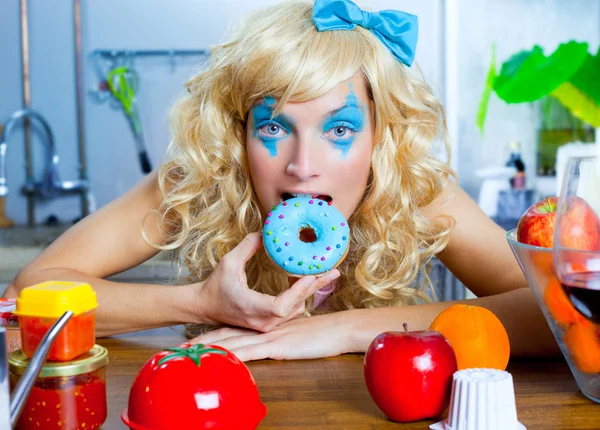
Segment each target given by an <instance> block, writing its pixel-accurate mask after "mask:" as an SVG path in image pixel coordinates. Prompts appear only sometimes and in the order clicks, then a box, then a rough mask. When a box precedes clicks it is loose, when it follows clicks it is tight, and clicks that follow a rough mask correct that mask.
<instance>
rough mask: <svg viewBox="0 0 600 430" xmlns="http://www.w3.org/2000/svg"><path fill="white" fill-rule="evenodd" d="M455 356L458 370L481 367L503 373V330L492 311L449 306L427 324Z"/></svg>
mask: <svg viewBox="0 0 600 430" xmlns="http://www.w3.org/2000/svg"><path fill="white" fill-rule="evenodd" d="M429 329H430V330H436V331H438V332H440V333H441V334H442V335H444V337H445V338H446V339H448V342H450V345H452V348H453V349H454V353H455V355H456V362H457V365H458V370H461V369H468V368H473V367H484V368H491V369H500V370H505V369H506V366H507V365H508V359H509V358H510V343H509V341H508V334H507V333H506V329H505V328H504V326H503V325H502V323H501V322H500V320H499V319H498V317H497V316H496V315H494V314H493V313H492V311H490V310H488V309H485V308H482V307H481V306H470V305H463V304H459V305H452V306H450V307H449V308H447V309H446V310H444V311H443V312H441V313H440V314H439V315H438V316H437V317H436V318H435V319H434V320H433V322H432V323H431V326H430V327H429Z"/></svg>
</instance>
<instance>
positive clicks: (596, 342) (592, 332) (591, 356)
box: [563, 319, 600, 373]
mask: <svg viewBox="0 0 600 430" xmlns="http://www.w3.org/2000/svg"><path fill="white" fill-rule="evenodd" d="M563 340H564V342H565V346H566V347H567V349H568V350H569V352H570V353H571V357H573V361H574V362H575V366H577V368H578V369H579V370H581V371H582V372H585V373H599V372H600V327H598V326H596V325H594V324H593V323H591V322H590V321H588V320H586V319H582V320H581V321H579V322H577V323H575V324H573V325H571V326H569V327H567V329H566V330H565V336H564V338H563Z"/></svg>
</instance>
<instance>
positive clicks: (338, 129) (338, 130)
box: [333, 127, 348, 137]
mask: <svg viewBox="0 0 600 430" xmlns="http://www.w3.org/2000/svg"><path fill="white" fill-rule="evenodd" d="M346 131H348V129H347V128H346V127H336V128H334V129H333V133H334V134H335V135H336V136H337V137H344V136H345V135H346Z"/></svg>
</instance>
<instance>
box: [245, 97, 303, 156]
mask: <svg viewBox="0 0 600 430" xmlns="http://www.w3.org/2000/svg"><path fill="white" fill-rule="evenodd" d="M273 106H275V99H273V97H265V98H264V102H263V103H262V104H259V105H256V106H254V107H253V108H252V120H253V122H254V130H253V133H252V135H253V136H254V137H255V138H257V139H260V140H261V141H262V143H263V145H265V147H266V148H267V149H268V151H269V154H270V155H271V157H274V156H276V155H277V143H278V142H280V141H281V140H283V139H285V138H286V137H287V136H288V135H289V134H290V133H291V132H292V128H293V127H294V123H293V121H292V120H291V119H290V118H288V117H286V116H285V115H282V114H280V115H277V116H276V117H275V118H272V116H273Z"/></svg>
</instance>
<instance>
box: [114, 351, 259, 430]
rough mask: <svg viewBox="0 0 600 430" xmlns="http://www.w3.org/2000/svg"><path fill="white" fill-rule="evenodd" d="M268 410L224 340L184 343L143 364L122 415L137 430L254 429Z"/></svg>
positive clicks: (245, 370) (248, 372)
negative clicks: (219, 343) (214, 343)
mask: <svg viewBox="0 0 600 430" xmlns="http://www.w3.org/2000/svg"><path fill="white" fill-rule="evenodd" d="M266 413H267V408H266V406H265V405H264V404H263V403H262V402H261V401H260V396H259V393H258V388H257V387H256V383H255V382H254V378H253V377H252V374H251V373H250V371H249V370H248V368H247V367H246V366H245V365H244V363H242V362H241V361H240V360H239V358H237V357H236V356H235V355H233V354H232V353H231V352H229V351H227V350H226V349H224V348H221V347H219V346H212V345H203V344H197V345H190V344H189V343H184V344H182V345H179V347H177V348H171V349H167V350H165V351H162V352H159V353H157V354H155V355H154V356H152V357H151V358H150V360H148V361H147V362H146V364H144V366H143V367H142V369H141V370H140V372H139V373H138V374H137V376H136V378H135V380H134V381H133V385H132V386H131V390H130V392H129V404H128V407H127V408H126V409H125V410H124V411H123V413H122V414H121V418H122V419H123V422H125V424H126V425H127V426H129V428H130V429H132V430H181V429H189V430H196V429H221V430H225V429H235V430H251V429H255V428H256V427H257V426H258V424H259V423H260V421H262V419H263V418H264V417H265V415H266Z"/></svg>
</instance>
